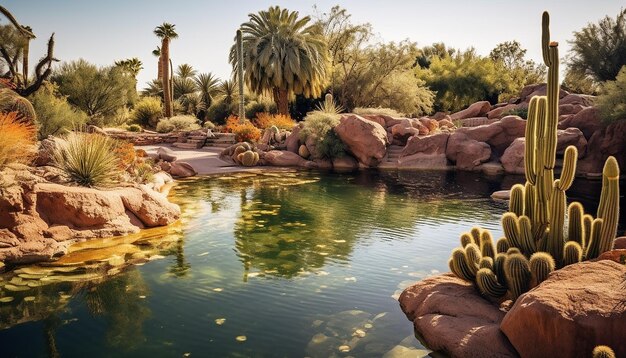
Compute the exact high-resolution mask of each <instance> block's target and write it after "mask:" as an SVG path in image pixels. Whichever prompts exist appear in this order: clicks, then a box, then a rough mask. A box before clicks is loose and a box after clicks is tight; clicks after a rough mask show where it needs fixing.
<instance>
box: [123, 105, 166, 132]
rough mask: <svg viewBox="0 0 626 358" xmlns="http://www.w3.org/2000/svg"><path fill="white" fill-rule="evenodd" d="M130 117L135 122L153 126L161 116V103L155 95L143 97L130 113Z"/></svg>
mask: <svg viewBox="0 0 626 358" xmlns="http://www.w3.org/2000/svg"><path fill="white" fill-rule="evenodd" d="M130 118H131V119H132V120H133V122H135V123H136V124H139V125H142V126H144V127H149V128H155V127H156V125H157V123H159V119H160V118H163V105H162V104H161V99H159V98H157V97H143V98H142V99H141V100H139V102H137V104H136V105H135V108H134V109H133V111H132V112H131V113H130Z"/></svg>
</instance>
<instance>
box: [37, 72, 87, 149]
mask: <svg viewBox="0 0 626 358" xmlns="http://www.w3.org/2000/svg"><path fill="white" fill-rule="evenodd" d="M30 100H31V101H32V103H33V107H34V108H35V112H36V113H37V122H36V123H37V137H38V138H39V139H40V140H41V139H45V138H47V137H48V136H50V135H53V136H58V135H61V134H65V133H67V132H68V131H71V130H74V129H77V128H80V127H81V126H83V125H84V124H85V123H86V122H87V120H88V117H87V115H86V114H85V113H84V112H82V111H80V110H78V109H76V108H74V107H72V106H71V105H70V104H69V103H68V102H67V99H66V98H65V97H62V96H59V95H58V93H57V89H56V86H54V85H52V84H47V85H45V86H43V87H41V88H40V89H39V91H37V92H35V93H34V94H32V95H31V96H30Z"/></svg>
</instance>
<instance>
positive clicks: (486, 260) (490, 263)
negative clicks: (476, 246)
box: [478, 256, 493, 270]
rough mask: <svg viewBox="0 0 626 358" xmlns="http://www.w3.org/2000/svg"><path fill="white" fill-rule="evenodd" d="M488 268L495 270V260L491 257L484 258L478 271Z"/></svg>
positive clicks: (479, 264)
mask: <svg viewBox="0 0 626 358" xmlns="http://www.w3.org/2000/svg"><path fill="white" fill-rule="evenodd" d="M483 268H488V269H490V270H493V259H492V258H491V257H489V256H486V257H482V258H481V259H480V262H479V263H478V269H479V270H480V269H483Z"/></svg>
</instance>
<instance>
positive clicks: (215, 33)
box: [0, 0, 626, 89]
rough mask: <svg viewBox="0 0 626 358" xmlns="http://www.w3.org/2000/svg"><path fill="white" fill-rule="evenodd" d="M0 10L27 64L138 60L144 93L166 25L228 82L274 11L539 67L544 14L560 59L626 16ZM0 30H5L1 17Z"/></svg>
mask: <svg viewBox="0 0 626 358" xmlns="http://www.w3.org/2000/svg"><path fill="white" fill-rule="evenodd" d="M1 5H2V6H4V7H5V8H7V9H8V10H9V11H11V12H12V13H13V15H14V16H15V17H16V18H17V20H18V21H19V22H20V23H21V24H22V25H29V26H31V27H32V28H33V30H34V33H35V35H36V36H37V39H35V40H34V41H33V42H32V43H31V50H30V53H31V63H35V62H36V60H37V59H38V58H39V57H41V56H42V55H43V54H44V51H45V46H46V42H47V40H48V37H49V36H50V34H51V33H53V32H54V33H55V57H57V58H58V59H60V60H61V61H71V60H76V59H78V58H84V59H86V60H88V61H90V62H92V63H95V64H98V65H102V66H106V65H111V64H113V62H114V61H115V60H121V59H125V58H131V57H138V58H139V59H140V60H141V61H142V62H143V67H144V69H143V70H142V71H141V72H140V73H139V76H138V87H139V88H140V89H141V88H143V87H144V86H145V83H146V82H148V81H150V80H151V79H153V78H156V75H157V59H156V58H155V57H154V56H153V55H152V50H154V49H155V48H156V47H157V46H159V45H160V41H159V39H158V38H157V37H156V36H155V35H154V34H153V32H152V31H153V30H154V28H155V27H156V26H158V25H160V24H162V23H163V22H169V23H173V24H175V25H176V31H177V32H178V35H179V38H178V39H175V40H173V41H172V42H171V45H170V54H171V58H172V61H173V63H174V66H177V65H178V64H181V63H188V64H191V65H192V66H193V67H194V68H196V69H197V70H199V71H200V72H212V73H214V74H215V75H217V76H218V77H220V78H222V79H227V78H229V77H230V75H231V67H230V65H229V64H228V52H229V49H230V47H231V45H232V44H233V42H234V37H235V31H236V30H237V28H238V27H239V25H240V24H241V23H243V22H246V21H247V20H248V14H250V13H255V12H258V11H260V10H266V9H267V8H268V7H269V6H273V5H279V6H281V7H284V8H288V9H290V10H295V11H299V13H300V14H301V15H311V16H315V14H316V13H317V14H320V13H323V12H327V11H329V10H330V8H331V7H333V6H334V5H339V6H341V7H343V8H345V9H347V10H348V12H349V13H350V14H351V15H352V21H353V23H370V24H371V25H372V27H373V30H374V32H375V33H376V35H377V37H378V38H379V39H380V40H382V41H385V42H387V41H402V40H405V39H409V40H411V41H413V42H416V43H417V44H418V46H426V45H430V44H432V43H434V42H444V43H445V44H446V45H447V46H449V47H454V48H461V49H466V48H468V47H474V48H476V50H477V51H478V53H479V54H481V55H485V56H486V55H488V54H489V52H490V51H491V49H493V48H494V47H495V46H496V45H497V44H498V43H501V42H504V41H512V40H517V41H519V42H520V43H521V45H522V47H523V48H525V49H527V50H528V52H527V58H529V59H533V60H535V61H537V62H540V61H541V47H540V38H541V13H542V12H543V11H544V10H548V11H549V12H550V16H551V24H550V25H551V37H552V39H553V41H558V42H559V44H560V45H559V48H560V53H561V56H565V55H566V54H567V52H568V50H569V47H570V46H569V44H568V43H567V41H569V40H572V38H573V35H572V33H573V32H574V31H578V30H580V29H582V28H583V27H584V26H586V25H587V24H588V23H596V22H597V21H598V20H600V19H602V18H603V17H604V16H606V15H609V16H611V17H613V18H614V17H615V16H616V15H617V14H618V12H619V11H620V9H622V8H624V7H626V3H624V2H623V0H592V1H590V0H570V1H565V0H558V1H557V0H525V1H519V0H517V1H504V0H471V1H470V0H438V1H436V0H412V1H411V0H386V1H371V0H343V1H340V0H317V1H299V0H292V1H276V0H274V1H266V0H254V1H253V0H228V1H207V0H204V1H202V0H179V1H162V0H125V1H121V0H107V1H88V0H3V1H2V3H1ZM314 6H316V8H317V10H315V9H314ZM0 23H3V24H6V23H7V21H6V19H5V18H4V17H0Z"/></svg>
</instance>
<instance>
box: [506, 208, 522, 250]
mask: <svg viewBox="0 0 626 358" xmlns="http://www.w3.org/2000/svg"><path fill="white" fill-rule="evenodd" d="M502 229H503V231H504V236H505V237H506V239H507V240H508V242H509V244H510V245H511V247H518V248H519V247H522V243H521V242H522V239H521V234H520V227H519V220H518V218H517V215H515V213H505V214H504V215H502Z"/></svg>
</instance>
